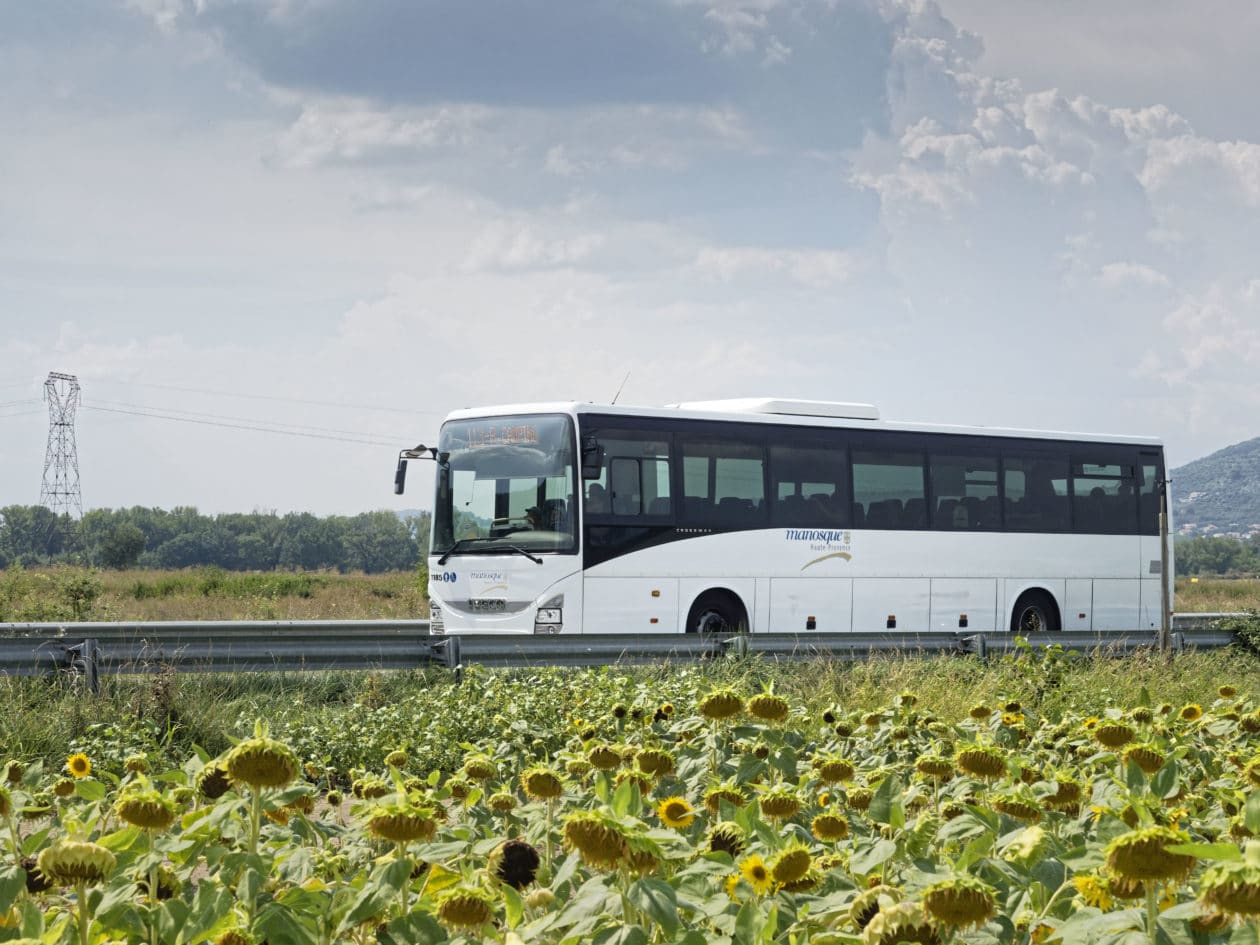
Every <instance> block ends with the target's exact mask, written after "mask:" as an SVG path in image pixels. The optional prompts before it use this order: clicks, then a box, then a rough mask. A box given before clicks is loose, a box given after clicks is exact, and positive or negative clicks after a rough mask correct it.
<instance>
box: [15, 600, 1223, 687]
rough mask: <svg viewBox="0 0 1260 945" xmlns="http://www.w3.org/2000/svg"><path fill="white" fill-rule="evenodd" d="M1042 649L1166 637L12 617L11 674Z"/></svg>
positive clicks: (1184, 644)
mask: <svg viewBox="0 0 1260 945" xmlns="http://www.w3.org/2000/svg"><path fill="white" fill-rule="evenodd" d="M1233 616H1239V615H1236V614H1178V615H1177V617H1176V619H1175V621H1174V624H1175V626H1176V627H1177V628H1178V630H1177V631H1176V632H1174V634H1173V647H1174V649H1177V650H1180V649H1185V648H1190V647H1195V648H1210V647H1221V646H1226V645H1228V644H1229V643H1230V642H1231V641H1232V636H1231V635H1230V634H1228V633H1225V632H1222V631H1219V630H1216V629H1214V624H1215V623H1216V622H1218V621H1219V620H1221V619H1222V618H1225V617H1233ZM1021 640H1022V641H1024V642H1026V643H1027V644H1028V645H1031V646H1034V647H1044V646H1052V645H1056V644H1057V645H1060V646H1062V647H1064V648H1065V649H1076V650H1081V649H1085V650H1102V651H1104V652H1114V653H1126V652H1131V651H1133V650H1137V649H1142V648H1148V647H1153V646H1157V645H1158V635H1157V634H1156V633H1154V632H1153V631H1149V630H1146V631H1134V632H1107V633H1102V632H1090V631H1063V632H1058V633H1043V634H1032V635H1029V636H1026V637H1016V636H1015V635H1013V634H1010V633H966V632H957V633H895V632H878V633H874V632H872V633H803V634H802V633H754V634H741V635H735V636H696V635H692V634H683V635H675V634H584V635H572V636H566V635H559V636H534V635H532V634H520V635H518V634H461V635H452V636H449V637H447V636H432V635H430V633H429V622H428V621H427V620H303V621H276V620H240V621H227V622H224V621H165V622H156V621H154V622H119V623H68V624H60V623H18V624H14V623H10V624H0V675H7V676H36V675H47V674H51V673H58V672H68V673H75V674H77V675H80V676H82V677H84V679H85V682H86V683H87V684H88V685H89V686H90V687H91V688H93V689H95V688H96V684H97V678H98V676H99V675H102V674H104V675H117V674H142V673H158V672H169V671H174V672H181V673H197V672H204V673H216V672H298V671H308V670H367V669H416V668H420V667H425V666H445V667H447V668H448V669H450V670H452V671H454V672H456V673H457V674H458V673H459V672H461V670H462V667H463V666H465V665H467V664H473V663H475V664H479V665H484V666H515V667H522V666H606V665H610V664H612V663H654V662H661V661H670V660H677V661H691V660H697V659H709V658H716V657H720V656H725V655H735V656H746V655H751V654H759V655H761V656H764V657H766V658H768V659H774V660H796V659H805V658H810V657H823V656H825V657H829V658H831V659H841V660H860V659H865V658H867V657H869V656H872V655H875V654H887V653H919V654H930V653H973V654H976V655H979V656H982V657H986V656H988V655H989V654H995V653H1005V652H1010V651H1012V650H1014V649H1016V648H1017V647H1019V646H1021V645H1023V644H1022V643H1021V642H1020V641H1021Z"/></svg>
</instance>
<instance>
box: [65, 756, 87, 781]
mask: <svg viewBox="0 0 1260 945" xmlns="http://www.w3.org/2000/svg"><path fill="white" fill-rule="evenodd" d="M66 770H67V771H69V772H70V773H71V774H72V775H73V776H74V777H76V778H86V777H87V776H88V775H89V774H91V773H92V762H91V761H90V760H89V759H88V756H87V755H85V754H83V752H77V753H76V754H73V755H71V756H70V757H69V758H67V759H66Z"/></svg>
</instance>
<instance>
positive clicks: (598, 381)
mask: <svg viewBox="0 0 1260 945" xmlns="http://www.w3.org/2000/svg"><path fill="white" fill-rule="evenodd" d="M1258 33H1260V6H1258V5H1256V4H1255V3H1254V2H1253V0H1215V2H1213V3H1212V4H1209V5H1207V6H1203V5H1194V4H1185V3H1183V2H1180V0H1107V2H1105V3H1099V2H1098V0H1059V2H1056V3H1054V4H1047V3H1044V2H1037V0H1003V2H1002V3H993V2H990V0H636V2H632V3H627V2H624V0H479V2H476V3H471V2H468V0H424V2H417V0H366V2H364V0H359V2H353V0H253V2H246V0H118V2H106V0H96V2H69V0H43V2H40V3H22V2H9V3H4V4H0V128H3V129H4V130H3V132H0V329H2V330H0V436H2V437H3V442H4V447H3V450H2V451H0V506H2V505H8V504H35V503H36V502H38V499H39V495H40V486H41V479H42V473H43V470H44V461H45V447H46V443H47V439H48V430H49V409H48V406H47V405H46V404H45V403H44V401H43V393H44V381H45V379H46V377H47V376H48V374H49V372H51V371H58V372H65V373H68V374H73V375H75V376H76V377H77V378H78V380H79V383H80V385H81V399H80V402H79V405H78V408H77V410H76V412H75V434H76V446H77V457H78V465H79V473H80V484H81V490H82V501H83V506H84V508H85V509H90V508H101V507H104V508H118V507H123V506H131V505H144V506H155V507H161V508H172V507H175V506H195V507H196V508H198V509H199V510H200V511H202V512H203V513H207V514H213V513H221V512H244V511H253V510H275V511H278V512H281V513H284V512H289V511H310V512H314V513H316V514H320V515H326V514H355V513H358V512H361V511H366V510H373V509H381V508H389V509H404V508H417V507H428V506H430V504H431V497H430V496H429V495H427V494H426V493H427V483H426V479H425V473H424V472H423V471H422V470H415V473H416V474H417V475H415V476H414V478H413V480H412V482H411V484H410V486H411V487H410V488H409V492H408V494H407V495H405V496H402V497H395V496H394V495H393V493H392V473H393V465H394V459H395V456H396V454H397V451H398V449H400V448H402V447H405V446H410V445H414V444H415V443H416V442H433V441H434V439H433V438H434V437H435V435H436V433H437V430H438V427H439V426H440V423H441V419H442V417H443V416H444V415H445V414H446V413H448V412H449V411H451V410H454V409H459V408H463V407H469V406H478V405H486V404H501V403H512V402H520V401H548V400H578V401H593V402H602V403H607V402H610V401H611V400H612V399H613V398H614V396H617V395H618V391H619V390H620V396H619V400H618V402H619V403H624V404H645V405H651V404H657V405H659V404H665V403H673V402H679V401H688V400H710V399H718V398H725V397H755V396H766V397H786V398H804V399H818V400H842V401H859V402H867V403H874V404H876V405H878V407H879V408H880V411H881V414H882V415H883V416H884V417H885V418H887V419H896V420H912V421H914V420H918V421H931V422H943V423H958V424H965V425H982V426H995V427H1020V428H1033V429H1051V430H1071V431H1088V432H1100V433H1121V434H1141V435H1153V436H1159V437H1161V438H1163V440H1164V442H1165V444H1166V447H1167V452H1168V458H1169V461H1170V463H1171V465H1174V466H1176V465H1180V464H1181V463H1184V462H1188V461H1190V460H1193V459H1196V458H1198V457H1200V456H1203V455H1206V454H1208V453H1210V452H1212V451H1214V450H1216V449H1220V448H1222V447H1224V446H1227V445H1229V444H1231V443H1235V442H1238V441H1240V440H1244V439H1248V438H1251V437H1254V436H1257V435H1260V382H1258V381H1257V377H1258V376H1260V255H1257V252H1256V248H1257V246H1258V245H1260V108H1257V107H1256V105H1255V100H1254V90H1255V89H1256V88H1260V57H1256V56H1255V55H1254V54H1253V52H1254V51H1253V49H1250V48H1249V47H1248V43H1249V41H1250V40H1251V38H1254V37H1255V36H1256V35H1257V34H1258ZM1175 488H1176V487H1175V485H1174V489H1175Z"/></svg>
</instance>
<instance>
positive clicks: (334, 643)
mask: <svg viewBox="0 0 1260 945" xmlns="http://www.w3.org/2000/svg"><path fill="white" fill-rule="evenodd" d="M431 640H432V638H431V637H430V636H429V621H427V620H235V621H199V620H180V621H161V622H159V621H153V622H134V623H66V624H61V623H9V624H0V674H3V675H9V676H34V675H43V674H46V673H48V672H55V671H68V670H74V669H76V667H75V666H74V663H75V661H76V660H79V661H82V660H83V658H84V655H85V654H84V651H85V650H87V651H88V652H89V654H90V655H92V656H94V660H93V662H94V663H95V666H96V669H97V671H98V672H99V673H103V674H128V673H157V672H166V671H168V670H171V669H173V670H175V671H177V672H181V673H197V672H204V673H218V672H297V671H303V670H320V669H322V670H349V669H414V668H415V667H417V666H420V665H424V664H425V663H427V662H428V661H430V660H432V658H433V650H432V647H431V645H430V641H431Z"/></svg>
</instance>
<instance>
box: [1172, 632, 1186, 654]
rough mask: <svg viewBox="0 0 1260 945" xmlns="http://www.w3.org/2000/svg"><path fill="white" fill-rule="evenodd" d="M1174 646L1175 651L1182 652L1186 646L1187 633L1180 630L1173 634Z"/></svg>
mask: <svg viewBox="0 0 1260 945" xmlns="http://www.w3.org/2000/svg"><path fill="white" fill-rule="evenodd" d="M1172 648H1173V652H1174V653H1181V652H1182V651H1183V650H1185V648H1186V635H1185V634H1184V633H1182V632H1181V631H1180V630H1178V631H1177V632H1176V633H1174V634H1173V635H1172Z"/></svg>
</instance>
